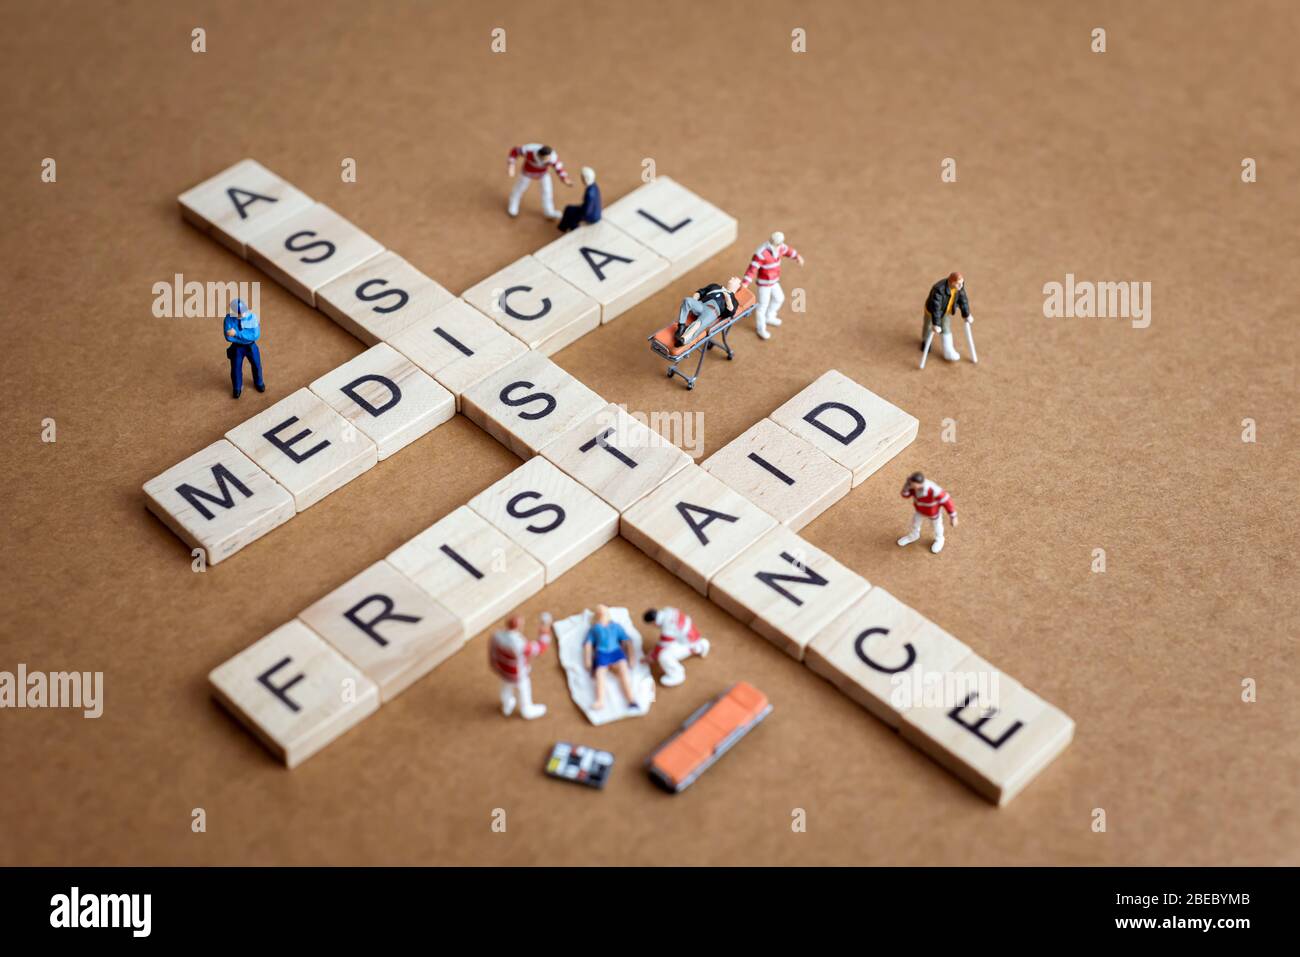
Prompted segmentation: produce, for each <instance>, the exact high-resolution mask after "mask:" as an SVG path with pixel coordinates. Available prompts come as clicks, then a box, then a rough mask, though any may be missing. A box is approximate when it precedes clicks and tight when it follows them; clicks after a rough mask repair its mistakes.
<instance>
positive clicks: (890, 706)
mask: <svg viewBox="0 0 1300 957" xmlns="http://www.w3.org/2000/svg"><path fill="white" fill-rule="evenodd" d="M969 654H970V649H969V648H967V647H966V646H965V645H964V644H962V643H961V642H960V641H958V640H957V639H956V638H954V637H953V636H952V635H950V634H948V633H947V632H946V631H944V630H943V629H942V628H940V627H939V626H938V625H936V624H934V622H932V621H929V620H928V619H926V618H925V616H924V615H922V614H920V613H919V612H917V611H915V610H914V609H912V608H909V607H908V606H907V605H905V604H903V603H902V602H901V601H899V600H898V599H897V598H895V597H894V596H893V595H891V594H890V593H889V592H887V591H885V589H883V588H880V587H879V586H877V587H875V588H873V589H871V591H869V592H867V594H866V595H864V596H863V597H862V598H859V599H858V600H857V601H855V602H854V603H853V604H852V605H851V606H850V607H849V608H848V609H847V610H846V611H844V613H843V614H841V615H840V616H839V617H838V618H836V619H835V620H834V621H833V622H831V623H830V624H829V625H827V626H826V627H825V628H824V629H822V630H821V631H820V632H818V634H817V635H816V637H814V638H813V640H812V641H811V642H809V643H808V647H807V648H806V649H805V651H804V664H806V665H807V666H808V667H809V668H811V669H812V670H813V671H815V672H817V674H819V675H821V676H822V677H823V678H825V679H826V680H828V681H830V682H831V683H832V684H833V685H835V686H836V687H837V688H839V689H840V691H842V692H844V694H846V695H848V696H849V697H850V698H852V699H853V700H854V701H856V702H857V703H858V704H860V705H862V706H863V707H864V708H866V709H867V710H868V711H870V712H871V713H872V714H873V715H875V716H876V717H877V718H879V719H880V720H881V721H884V722H885V723H886V724H888V725H889V726H890V727H891V728H898V726H899V724H900V723H901V720H902V719H901V714H902V712H903V711H904V710H906V709H907V708H908V707H910V706H911V704H912V703H913V701H916V700H919V695H917V694H914V693H913V689H912V683H913V681H916V682H919V681H922V680H924V679H925V676H927V675H938V674H942V673H944V672H946V671H950V670H952V668H953V667H954V666H956V665H957V664H959V663H960V662H961V661H962V660H963V659H964V658H966V657H967V656H968V655H969Z"/></svg>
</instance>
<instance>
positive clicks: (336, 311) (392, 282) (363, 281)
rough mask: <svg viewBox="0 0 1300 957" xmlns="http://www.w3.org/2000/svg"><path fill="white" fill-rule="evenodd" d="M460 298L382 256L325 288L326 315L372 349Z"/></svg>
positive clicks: (321, 301) (321, 294) (391, 256)
mask: <svg viewBox="0 0 1300 957" xmlns="http://www.w3.org/2000/svg"><path fill="white" fill-rule="evenodd" d="M455 300H456V297H455V296H453V295H452V294H451V293H450V292H448V291H447V290H446V289H444V288H443V287H442V286H440V285H439V284H438V283H436V282H434V281H433V280H432V279H430V278H429V277H428V276H426V275H425V274H424V273H422V272H420V270H418V269H416V268H415V267H414V266H412V265H411V264H410V263H408V262H407V261H406V260H405V259H403V258H402V257H401V256H399V255H397V253H395V252H392V251H391V250H390V251H388V252H383V253H380V254H379V255H378V256H375V257H374V258H373V259H368V260H366V261H365V262H363V263H362V264H361V265H359V266H357V267H356V268H355V269H352V270H349V271H348V272H346V273H344V274H343V275H342V276H339V277H338V278H337V279H334V280H332V281H330V282H327V283H326V284H325V285H323V286H321V287H320V289H319V290H318V291H317V293H316V304H317V305H318V306H320V309H321V311H322V312H324V313H325V315H327V316H329V317H330V318H331V319H333V320H334V321H335V322H337V323H338V324H339V325H340V326H342V327H343V328H344V329H346V330H347V331H348V332H350V333H352V334H353V335H354V336H356V337H357V338H358V339H360V340H361V341H362V342H364V343H366V344H367V345H374V344H375V343H376V342H387V341H388V340H389V339H391V338H392V337H393V336H395V335H397V333H399V332H401V331H402V330H404V329H406V328H408V327H409V326H411V325H413V324H415V323H417V322H420V321H421V320H424V319H428V318H429V317H430V316H431V315H432V314H433V312H434V311H435V310H437V309H438V308H440V307H442V306H445V305H447V303H449V302H455Z"/></svg>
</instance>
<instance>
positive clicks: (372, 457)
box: [226, 389, 377, 512]
mask: <svg viewBox="0 0 1300 957" xmlns="http://www.w3.org/2000/svg"><path fill="white" fill-rule="evenodd" d="M226 438H228V439H229V440H230V441H231V442H232V443H234V444H235V445H236V446H237V447H238V448H239V449H240V450H241V451H243V453H244V454H245V455H247V456H248V457H249V458H250V459H252V460H253V461H254V462H256V463H257V464H258V465H260V466H261V467H262V468H263V469H264V470H265V471H266V472H267V473H268V474H270V476H271V478H273V479H275V480H276V481H277V482H279V483H280V484H281V485H283V486H284V487H285V488H287V489H288V490H289V492H290V494H292V495H293V501H294V506H295V507H296V508H297V510H298V511H300V512H301V511H302V510H303V509H305V508H307V507H309V506H311V505H314V504H316V503H317V502H319V501H320V500H321V499H323V498H324V497H325V496H326V495H328V494H329V493H330V492H332V491H334V490H335V489H336V488H338V487H339V486H341V485H346V484H347V483H348V482H350V481H352V480H353V479H354V478H356V477H357V476H358V475H360V474H361V473H362V472H364V471H366V469H368V468H370V467H371V466H372V465H374V464H375V462H376V461H377V455H376V451H375V443H374V442H372V441H370V439H368V438H366V436H365V435H363V434H361V433H360V432H359V431H358V430H357V429H355V428H353V427H352V426H351V425H349V424H348V422H347V420H346V419H344V418H343V416H341V415H339V414H338V413H337V412H335V411H334V410H333V409H331V408H330V407H329V406H328V405H326V404H325V403H324V402H323V401H322V400H321V399H319V398H318V397H317V396H316V395H314V394H313V393H312V391H311V390H310V389H299V390H298V391H297V392H295V393H293V394H292V395H290V396H289V397H287V398H285V399H281V400H280V401H279V402H277V403H276V404H275V405H273V406H271V407H270V408H269V409H265V410H263V411H262V412H259V413H258V414H257V415H255V416H253V417H252V418H251V419H249V420H248V421H247V422H244V423H243V424H241V425H237V426H235V427H234V428H233V429H231V430H230V431H229V432H227V433H226Z"/></svg>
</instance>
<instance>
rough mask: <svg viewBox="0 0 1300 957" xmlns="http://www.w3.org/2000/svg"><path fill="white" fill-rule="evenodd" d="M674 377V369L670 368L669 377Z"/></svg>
mask: <svg viewBox="0 0 1300 957" xmlns="http://www.w3.org/2000/svg"><path fill="white" fill-rule="evenodd" d="M672 377H673V370H672V369H669V370H668V378H670V379H671V378H672Z"/></svg>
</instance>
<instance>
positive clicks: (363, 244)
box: [248, 203, 384, 306]
mask: <svg viewBox="0 0 1300 957" xmlns="http://www.w3.org/2000/svg"><path fill="white" fill-rule="evenodd" d="M383 251H384V247H383V246H381V245H379V243H377V242H375V240H373V239H371V238H370V236H369V235H367V234H366V233H364V232H362V231H361V230H360V229H358V228H357V227H356V226H353V225H352V224H351V223H350V222H348V221H347V220H346V219H344V218H343V217H342V216H340V215H339V214H338V213H336V212H334V210H332V209H330V208H329V207H328V206H326V205H325V204H324V203H316V204H315V205H314V206H310V207H308V208H307V209H304V210H301V211H299V212H297V213H294V214H293V215H292V216H290V217H288V218H287V219H284V220H282V221H281V222H278V223H276V224H275V225H274V226H271V227H270V228H269V229H266V230H264V231H263V232H260V233H258V234H257V235H256V236H254V237H253V238H252V239H251V240H249V243H248V259H249V261H250V262H252V263H253V264H254V265H256V266H257V267H258V268H259V269H261V270H262V271H263V272H265V273H266V274H267V275H268V276H270V277H271V278H272V279H274V280H275V281H276V282H278V283H280V285H282V286H284V287H285V288H286V289H288V290H289V291H290V292H292V293H293V294H294V295H295V296H297V297H298V298H299V299H301V300H302V301H303V302H305V303H307V305H309V306H314V305H316V291H317V290H318V289H320V288H321V287H322V286H324V285H326V284H327V283H329V282H331V281H333V280H335V279H337V278H339V276H342V275H343V274H344V273H346V272H348V271H350V270H352V269H355V268H356V267H357V266H360V265H361V264H362V263H363V262H365V261H366V260H368V259H372V258H374V257H375V256H378V255H379V254H380V253H382V252H383Z"/></svg>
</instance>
